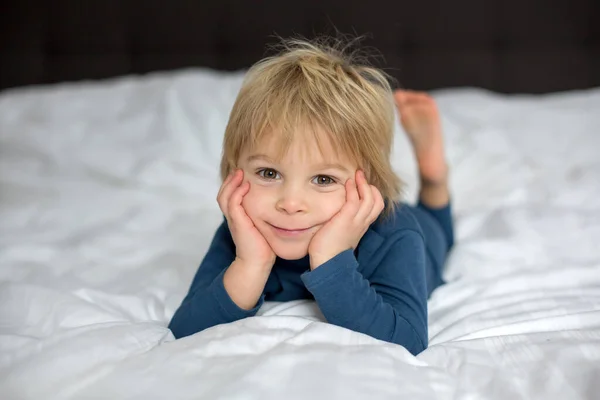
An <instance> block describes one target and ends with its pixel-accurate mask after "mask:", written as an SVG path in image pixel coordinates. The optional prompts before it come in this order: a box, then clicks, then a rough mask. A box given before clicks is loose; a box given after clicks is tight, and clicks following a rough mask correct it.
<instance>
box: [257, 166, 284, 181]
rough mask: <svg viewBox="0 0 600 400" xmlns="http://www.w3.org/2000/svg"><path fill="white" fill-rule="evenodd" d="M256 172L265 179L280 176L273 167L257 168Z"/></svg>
mask: <svg viewBox="0 0 600 400" xmlns="http://www.w3.org/2000/svg"><path fill="white" fill-rule="evenodd" d="M256 173H257V174H258V176H260V177H261V178H263V179H267V180H273V179H278V178H280V176H279V172H277V171H275V170H274V169H273V168H262V169H259V170H258V171H257V172H256Z"/></svg>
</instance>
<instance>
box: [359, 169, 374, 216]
mask: <svg viewBox="0 0 600 400" xmlns="http://www.w3.org/2000/svg"><path fill="white" fill-rule="evenodd" d="M356 183H357V186H358V195H359V196H360V206H359V209H358V212H357V213H356V217H357V218H358V219H359V220H360V221H365V220H366V219H367V218H368V217H369V214H370V213H371V210H372V209H373V202H374V199H373V192H372V191H371V186H370V185H369V183H368V182H367V179H366V178H365V174H364V172H362V171H358V172H357V173H356Z"/></svg>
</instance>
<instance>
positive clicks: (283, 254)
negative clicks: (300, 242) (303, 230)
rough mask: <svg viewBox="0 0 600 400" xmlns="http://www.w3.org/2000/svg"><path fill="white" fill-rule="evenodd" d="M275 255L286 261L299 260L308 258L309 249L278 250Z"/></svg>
mask: <svg viewBox="0 0 600 400" xmlns="http://www.w3.org/2000/svg"><path fill="white" fill-rule="evenodd" d="M275 254H277V257H279V258H282V259H284V260H299V259H301V258H304V257H306V255H307V254H308V249H306V248H295V249H289V248H288V249H284V248H282V249H276V250H275Z"/></svg>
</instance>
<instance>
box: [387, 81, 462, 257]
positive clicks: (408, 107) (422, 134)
mask: <svg viewBox="0 0 600 400" xmlns="http://www.w3.org/2000/svg"><path fill="white" fill-rule="evenodd" d="M394 97H395V100H396V104H397V106H398V111H399V113H400V121H401V122H402V126H403V128H404V130H405V131H406V134H407V135H408V138H409V139H410V142H411V143H412V146H413V149H414V151H415V156H416V159H417V163H418V167H419V175H420V181H421V190H420V192H419V207H420V208H422V209H424V210H425V211H427V212H428V213H429V214H430V215H431V216H433V217H434V219H435V220H436V221H437V222H438V223H439V224H440V227H441V228H442V230H443V232H444V236H445V237H446V242H447V243H446V244H447V248H448V249H449V248H450V247H452V245H453V243H454V229H453V224H452V216H451V209H450V190H449V188H448V164H447V163H446V155H445V153H444V140H443V135H442V124H441V120H440V115H439V112H438V109H437V105H436V104H435V101H434V100H433V98H432V97H430V96H429V95H428V94H426V93H423V92H413V91H408V90H396V92H395V93H394Z"/></svg>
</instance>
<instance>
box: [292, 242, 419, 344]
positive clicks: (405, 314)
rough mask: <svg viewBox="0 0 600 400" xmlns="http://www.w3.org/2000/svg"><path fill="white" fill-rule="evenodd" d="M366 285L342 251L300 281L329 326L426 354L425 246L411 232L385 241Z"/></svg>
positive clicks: (351, 258) (355, 263)
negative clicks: (349, 330)
mask: <svg viewBox="0 0 600 400" xmlns="http://www.w3.org/2000/svg"><path fill="white" fill-rule="evenodd" d="M380 251H382V252H384V255H383V257H382V258H381V261H380V262H379V263H378V265H377V267H376V268H375V270H374V272H373V274H372V275H371V276H370V277H369V280H367V279H365V277H363V275H362V274H361V273H360V272H359V270H358V261H357V260H356V258H355V257H354V254H353V252H352V250H346V251H344V252H342V253H340V254H338V255H337V256H335V257H334V258H332V259H331V260H329V261H327V262H326V263H324V264H323V265H321V266H319V267H318V268H316V269H315V270H313V271H309V272H305V273H304V274H303V275H302V280H303V281H304V284H305V286H306V288H307V289H308V290H309V291H310V292H311V293H312V294H313V296H314V297H315V300H316V301H317V303H318V305H319V308H320V309H321V311H322V312H323V315H324V316H325V318H326V319H327V321H328V322H329V323H332V324H335V325H338V326H342V327H344V328H348V329H351V330H354V331H357V332H361V333H364V334H367V335H369V336H372V337H374V338H376V339H380V340H384V341H387V342H392V343H396V344H399V345H402V346H404V347H405V348H406V349H407V350H408V351H410V352H411V353H412V354H414V355H416V354H418V353H420V352H421V351H423V350H425V348H427V342H428V338H427V334H428V333H427V287H426V286H427V285H426V279H425V262H426V255H425V254H426V252H425V242H424V239H423V237H422V236H421V235H420V234H419V233H418V232H416V231H410V230H407V231H402V232H398V233H397V234H396V235H394V237H391V238H389V239H387V240H386V242H385V243H384V245H383V246H382V248H381V249H380Z"/></svg>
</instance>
